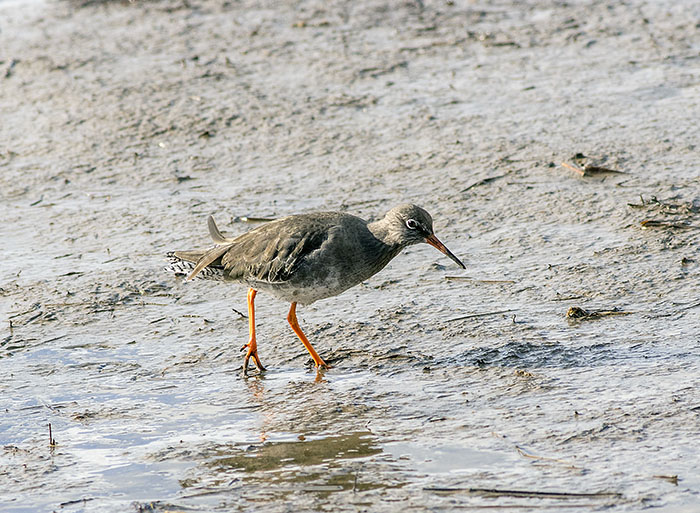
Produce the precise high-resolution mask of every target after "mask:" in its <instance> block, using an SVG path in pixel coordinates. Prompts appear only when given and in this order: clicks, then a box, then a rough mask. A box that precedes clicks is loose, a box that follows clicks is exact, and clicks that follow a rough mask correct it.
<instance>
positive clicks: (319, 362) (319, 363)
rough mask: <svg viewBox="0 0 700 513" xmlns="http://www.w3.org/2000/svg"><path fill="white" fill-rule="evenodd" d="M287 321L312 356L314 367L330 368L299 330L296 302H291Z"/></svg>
mask: <svg viewBox="0 0 700 513" xmlns="http://www.w3.org/2000/svg"><path fill="white" fill-rule="evenodd" d="M287 322H289V325H290V326H291V327H292V329H293V330H294V333H296V334H297V337H299V340H301V342H302V344H304V347H305V348H306V350H307V351H308V352H309V354H310V355H311V358H313V359H314V362H316V368H318V367H323V368H324V369H330V365H328V364H327V363H326V362H324V361H323V359H322V358H321V357H320V356H319V355H318V353H317V352H316V351H315V350H314V348H313V347H312V346H311V343H310V342H309V339H308V338H306V335H304V332H303V331H301V328H300V327H299V322H298V321H297V304H296V303H292V306H291V307H290V308H289V315H287Z"/></svg>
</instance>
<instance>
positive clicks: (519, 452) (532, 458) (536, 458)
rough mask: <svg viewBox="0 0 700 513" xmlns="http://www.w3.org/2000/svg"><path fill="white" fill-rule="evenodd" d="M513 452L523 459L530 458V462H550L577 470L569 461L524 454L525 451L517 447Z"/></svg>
mask: <svg viewBox="0 0 700 513" xmlns="http://www.w3.org/2000/svg"><path fill="white" fill-rule="evenodd" d="M515 450H516V451H518V454H520V456H522V457H523V458H530V459H531V460H539V461H551V462H553V463H564V464H565V465H569V466H570V467H571V468H578V467H576V466H575V465H574V464H573V463H571V462H570V461H565V460H559V459H557V458H547V457H545V456H535V455H534V454H530V453H529V452H526V451H525V450H523V449H521V448H520V447H518V446H517V445H516V446H515Z"/></svg>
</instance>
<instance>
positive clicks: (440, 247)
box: [425, 234, 467, 269]
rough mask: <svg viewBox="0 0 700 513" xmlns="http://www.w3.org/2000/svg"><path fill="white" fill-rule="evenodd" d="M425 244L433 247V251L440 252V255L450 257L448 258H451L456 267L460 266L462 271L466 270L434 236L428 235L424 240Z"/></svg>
mask: <svg viewBox="0 0 700 513" xmlns="http://www.w3.org/2000/svg"><path fill="white" fill-rule="evenodd" d="M425 242H427V243H428V244H430V245H431V246H432V247H434V248H435V249H437V250H438V251H440V252H441V253H444V254H446V255H447V256H448V257H450V258H451V259H452V260H453V261H454V262H455V263H456V264H457V265H458V266H460V267H461V268H462V269H466V268H467V266H466V265H464V264H463V263H462V261H461V260H460V259H459V258H457V257H456V256H454V255H453V254H452V251H450V250H449V249H447V247H445V245H444V244H443V243H442V242H440V240H439V239H438V238H437V237H436V236H435V235H434V234H432V235H428V236H427V237H426V238H425Z"/></svg>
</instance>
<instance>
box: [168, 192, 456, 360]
mask: <svg viewBox="0 0 700 513" xmlns="http://www.w3.org/2000/svg"><path fill="white" fill-rule="evenodd" d="M209 232H210V235H211V237H212V239H213V240H214V242H215V243H216V244H217V246H215V247H214V248H211V249H209V250H194V251H175V252H173V253H169V254H168V256H169V257H170V258H171V265H170V268H169V269H170V270H171V271H172V272H174V273H175V274H179V275H184V274H186V273H189V274H188V276H187V279H188V280H189V279H193V278H195V277H200V276H201V277H204V278H209V279H217V280H225V281H236V282H241V283H245V284H247V285H248V286H249V287H250V288H251V290H252V291H253V292H254V291H256V290H262V291H265V292H269V293H270V294H272V295H273V296H275V297H277V298H279V299H282V300H285V301H288V302H290V303H292V310H290V317H291V316H292V314H293V313H294V311H295V308H296V303H300V304H302V305H308V304H311V303H313V302H314V301H318V300H319V299H324V298H328V297H331V296H336V295H338V294H340V293H341V292H344V291H345V290H347V289H349V288H350V287H353V286H355V285H357V284H358V283H360V282H362V281H364V280H367V279H368V278H370V277H371V276H373V275H374V274H376V273H377V272H379V271H381V270H382V269H383V268H384V266H386V264H388V263H389V262H390V261H391V260H392V259H393V258H394V257H395V256H396V255H398V254H399V253H400V252H401V250H402V249H404V248H405V247H407V246H409V245H411V244H417V243H419V242H426V243H428V244H430V245H432V246H434V247H435V248H437V249H438V250H440V251H442V252H443V253H444V254H446V255H447V256H448V257H450V258H451V259H452V260H454V261H455V262H456V263H457V264H458V265H460V266H461V267H463V268H464V264H463V263H462V262H461V261H460V260H459V259H458V258H457V257H455V256H454V255H453V254H452V253H451V252H450V251H449V250H448V249H447V248H446V247H445V246H444V245H443V244H442V243H441V242H440V241H439V240H438V239H437V238H436V237H435V235H434V234H433V220H432V218H431V217H430V214H428V213H427V212H426V211H425V210H423V209H422V208H420V207H418V206H416V205H410V204H406V205H400V206H398V207H396V208H393V209H391V210H390V211H389V212H387V214H386V215H385V216H384V218H382V219H380V220H378V221H375V222H373V223H368V222H367V221H364V220H363V219H360V218H359V217H356V216H353V215H350V214H345V213H341V212H318V213H312V214H300V215H293V216H289V217H285V218H282V219H278V220H275V221H271V222H269V223H267V224H264V225H262V226H259V227H258V228H255V229H254V230H251V231H249V232H247V233H244V234H242V235H240V236H238V237H235V238H226V237H224V236H223V235H222V234H221V232H219V230H218V228H217V227H216V224H215V223H214V220H213V218H211V217H210V218H209ZM253 297H254V294H253ZM252 308H253V307H252V299H251V298H250V294H249V310H250V311H252ZM293 317H294V322H296V316H295V315H294V316H293ZM290 324H293V323H292V320H291V319H290ZM293 327H294V325H293ZM295 331H296V329H295ZM297 334H298V335H299V333H297ZM300 338H301V335H300ZM251 340H254V327H252V326H251ZM303 341H304V340H303V339H302V342H303ZM307 342H308V341H307ZM307 342H305V345H306V344H307ZM246 347H249V349H250V343H249V344H248V345H247V346H246ZM254 347H255V344H253V348H254ZM308 348H309V346H307V349H308ZM253 352H255V354H254V355H253V354H252V352H250V351H249V355H248V356H251V355H252V356H254V358H255V361H256V364H258V363H259V360H258V359H257V352H256V351H253ZM310 352H311V350H310ZM313 355H314V353H312V356H313ZM314 360H315V361H316V364H317V365H323V366H326V365H325V362H323V361H322V360H320V358H319V360H320V362H322V363H320V362H319V360H317V359H316V358H315V357H314ZM246 367H247V358H246ZM258 367H259V368H262V366H261V365H258Z"/></svg>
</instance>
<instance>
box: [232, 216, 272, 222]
mask: <svg viewBox="0 0 700 513" xmlns="http://www.w3.org/2000/svg"><path fill="white" fill-rule="evenodd" d="M274 220H275V218H274V217H250V216H240V217H239V216H236V217H234V218H233V221H232V222H234V223H269V222H270V221H274Z"/></svg>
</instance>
